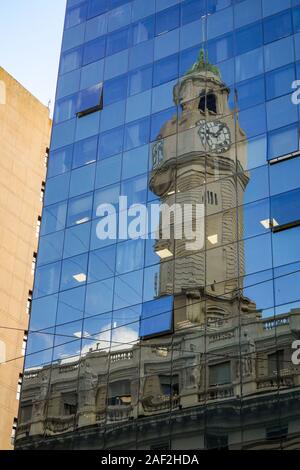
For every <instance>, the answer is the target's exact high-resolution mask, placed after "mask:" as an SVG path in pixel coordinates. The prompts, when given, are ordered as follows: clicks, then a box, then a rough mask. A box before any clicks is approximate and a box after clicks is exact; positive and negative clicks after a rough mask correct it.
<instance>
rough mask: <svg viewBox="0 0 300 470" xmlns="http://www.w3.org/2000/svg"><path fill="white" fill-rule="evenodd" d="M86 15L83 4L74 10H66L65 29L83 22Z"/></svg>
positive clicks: (85, 8)
mask: <svg viewBox="0 0 300 470" xmlns="http://www.w3.org/2000/svg"><path fill="white" fill-rule="evenodd" d="M86 15H87V5H86V3H83V4H82V5H79V6H76V7H74V8H70V10H68V11H67V13H66V22H65V28H66V29H67V28H71V27H72V26H76V25H77V24H80V23H82V22H83V21H85V19H86Z"/></svg>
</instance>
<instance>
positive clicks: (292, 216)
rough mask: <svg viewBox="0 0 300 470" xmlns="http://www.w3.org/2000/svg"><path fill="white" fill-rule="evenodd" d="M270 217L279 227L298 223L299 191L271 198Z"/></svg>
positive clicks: (299, 215)
mask: <svg viewBox="0 0 300 470" xmlns="http://www.w3.org/2000/svg"><path fill="white" fill-rule="evenodd" d="M271 217H272V219H274V220H275V221H276V225H277V224H278V225H279V226H281V225H286V224H291V223H295V222H300V190H295V191H290V192H288V193H283V194H279V195H278V196H273V197H272V198H271Z"/></svg>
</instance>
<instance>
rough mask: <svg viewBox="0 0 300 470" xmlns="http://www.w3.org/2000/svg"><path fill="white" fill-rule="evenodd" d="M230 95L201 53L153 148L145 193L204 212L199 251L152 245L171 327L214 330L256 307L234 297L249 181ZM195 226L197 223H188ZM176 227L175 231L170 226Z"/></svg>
mask: <svg viewBox="0 0 300 470" xmlns="http://www.w3.org/2000/svg"><path fill="white" fill-rule="evenodd" d="M229 95H230V89H229V88H228V87H227V86H226V84H225V83H224V82H223V81H222V79H221V75H220V72H219V69H218V68H217V67H215V66H213V65H211V64H210V63H209V62H208V60H207V58H206V57H205V54H204V52H203V51H201V52H200V54H199V58H198V60H197V62H196V63H195V64H194V65H193V67H192V68H191V69H190V70H189V71H188V72H187V73H186V75H185V76H184V77H183V78H182V79H181V80H180V81H179V83H178V84H177V85H176V86H175V87H174V90H173V96H174V103H175V104H176V105H177V109H178V113H177V116H174V117H172V118H171V119H170V120H168V121H167V122H166V123H164V125H163V126H162V128H161V130H160V133H159V135H158V136H157V140H156V141H155V142H154V144H153V147H152V163H153V168H152V173H151V178H150V189H151V190H152V191H153V192H154V193H155V194H156V195H157V196H159V198H160V202H161V204H167V205H168V206H172V205H173V204H174V203H177V204H180V206H182V207H183V206H184V205H185V204H193V205H195V204H204V208H205V217H204V221H203V223H204V231H205V246H204V247H203V248H201V249H197V250H193V251H191V250H188V249H187V244H186V242H187V240H186V239H185V238H182V239H180V240H178V239H175V238H176V237H174V232H175V231H174V226H172V223H171V231H170V233H171V235H170V239H168V240H166V239H163V238H158V239H157V240H156V243H155V247H154V249H155V251H156V252H157V254H158V255H160V256H161V254H163V256H161V263H160V275H159V281H158V282H157V284H158V286H157V293H158V296H163V295H174V323H175V328H176V325H177V327H178V325H179V326H180V325H184V324H187V323H189V322H191V323H196V324H203V323H207V322H208V323H210V324H214V323H216V324H218V323H219V322H220V321H222V320H224V319H226V318H228V317H233V318H237V316H238V313H239V311H240V309H242V311H244V312H245V313H247V312H248V311H253V309H255V305H254V304H253V303H252V302H251V301H250V300H249V299H246V298H244V297H243V296H242V294H240V293H241V292H242V291H241V289H242V287H243V283H242V277H243V275H244V247H243V243H242V242H241V241H239V240H241V239H242V232H243V217H242V211H240V210H239V209H238V206H241V205H242V204H243V196H244V192H245V189H246V186H247V184H248V181H249V177H248V174H247V171H245V169H246V158H247V138H246V134H245V132H244V131H243V129H241V127H240V125H239V119H238V112H237V109H234V110H232V109H230V107H229V103H228V99H229ZM193 222H194V223H196V220H193ZM173 225H174V224H173Z"/></svg>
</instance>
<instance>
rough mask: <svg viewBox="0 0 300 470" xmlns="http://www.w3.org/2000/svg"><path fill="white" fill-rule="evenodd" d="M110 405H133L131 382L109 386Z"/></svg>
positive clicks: (115, 383)
mask: <svg viewBox="0 0 300 470" xmlns="http://www.w3.org/2000/svg"><path fill="white" fill-rule="evenodd" d="M108 405H109V406H118V405H125V406H129V405H131V386H130V381H129V380H121V381H118V382H113V383H110V384H109V388H108Z"/></svg>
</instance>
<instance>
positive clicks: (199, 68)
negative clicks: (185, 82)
mask: <svg viewBox="0 0 300 470" xmlns="http://www.w3.org/2000/svg"><path fill="white" fill-rule="evenodd" d="M195 72H212V73H213V74H215V75H216V76H217V77H219V78H221V73H220V70H219V69H218V67H216V66H215V65H212V64H211V63H210V62H209V60H208V54H206V57H205V53H204V50H203V49H201V51H200V52H199V56H198V60H197V62H195V63H194V65H193V66H192V67H191V68H190V69H189V70H188V71H187V72H186V75H190V74H191V73H195Z"/></svg>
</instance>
